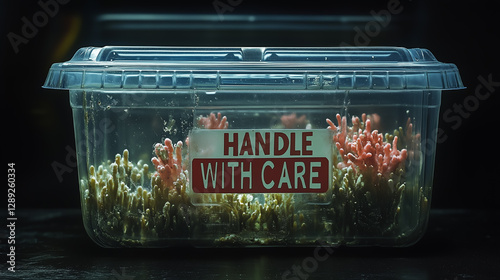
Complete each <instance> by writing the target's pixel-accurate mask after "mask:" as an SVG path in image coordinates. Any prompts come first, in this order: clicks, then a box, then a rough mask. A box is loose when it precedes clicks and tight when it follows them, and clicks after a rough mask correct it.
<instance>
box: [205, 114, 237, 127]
mask: <svg viewBox="0 0 500 280" xmlns="http://www.w3.org/2000/svg"><path fill="white" fill-rule="evenodd" d="M228 125H229V124H228V122H227V118H226V116H224V117H222V115H221V113H217V117H216V116H215V114H214V113H210V115H209V116H208V117H201V118H199V119H198V126H199V127H202V128H206V129H226V128H227V127H228Z"/></svg>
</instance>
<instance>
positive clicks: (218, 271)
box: [0, 209, 500, 280]
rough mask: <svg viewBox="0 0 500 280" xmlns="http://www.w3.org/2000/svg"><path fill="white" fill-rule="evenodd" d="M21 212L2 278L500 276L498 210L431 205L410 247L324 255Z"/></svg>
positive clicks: (60, 212) (73, 212)
mask: <svg viewBox="0 0 500 280" xmlns="http://www.w3.org/2000/svg"><path fill="white" fill-rule="evenodd" d="M16 216H17V221H16V229H15V234H16V235H15V239H16V244H15V245H16V247H15V250H16V251H15V253H16V256H15V257H16V263H15V270H16V272H15V273H13V272H10V271H8V270H7V268H8V267H9V264H7V265H5V264H6V262H5V258H6V253H5V252H6V251H7V249H9V247H7V246H5V245H6V244H5V242H4V241H5V239H3V241H2V255H3V257H4V260H3V261H2V263H3V265H2V267H3V268H2V271H0V279H66V280H68V279H106V280H112V279H116V280H139V279H293V280H295V279H442V280H444V279H448V280H455V279H457V280H458V279H500V253H499V250H500V246H499V245H500V229H499V223H500V212H499V211H487V210H433V211H432V212H431V215H430V222H429V227H428V230H427V233H426V234H425V236H424V237H423V238H422V239H421V240H420V241H419V242H418V243H417V244H415V245H413V246H411V247H407V248H381V247H373V248H372V247H369V248H345V247H340V248H333V253H332V254H331V255H329V256H328V258H327V259H326V260H323V259H321V260H319V261H312V260H313V258H312V257H313V256H314V250H315V248H314V247H310V248H245V249H242V248H239V249H196V248H166V249H104V248H101V247H99V246H97V245H95V244H94V243H93V242H92V241H91V240H90V238H89V237H88V236H87V235H86V233H85V230H84V228H83V224H82V219H81V213H80V210H78V209H55V210H52V209H51V210H47V209H43V210H42V209H40V210H38V209H36V210H24V211H18V212H17V213H16ZM4 221H5V219H4ZM5 228H6V227H3V229H2V230H1V231H0V232H1V233H2V236H3V237H5V236H6V235H7V234H8V231H7V230H6V229H5ZM294 269H299V270H300V271H299V272H297V271H298V270H296V273H295V274H293V273H292V271H294ZM287 271H290V273H287Z"/></svg>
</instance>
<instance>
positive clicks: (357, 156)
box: [326, 114, 408, 178]
mask: <svg viewBox="0 0 500 280" xmlns="http://www.w3.org/2000/svg"><path fill="white" fill-rule="evenodd" d="M336 117H337V123H338V126H335V124H333V122H332V121H331V120H330V119H326V122H327V123H328V124H329V125H330V126H329V127H328V129H330V130H332V131H334V132H337V133H336V134H335V135H334V136H333V141H334V142H335V146H336V147H337V150H338V151H339V153H340V157H341V158H342V162H341V163H339V164H338V165H337V168H339V169H342V168H345V167H348V166H350V167H353V169H355V170H358V169H359V170H360V171H361V172H363V171H367V170H372V171H373V176H377V175H378V174H381V175H383V176H384V177H385V178H389V177H390V175H391V173H392V172H394V171H395V170H396V169H398V168H399V167H400V166H401V165H402V164H404V161H405V160H406V157H407V155H408V152H407V150H406V149H402V150H401V151H399V150H398V148H397V143H398V137H397V136H395V137H394V140H393V141H392V148H391V144H389V143H387V142H384V137H383V135H382V133H378V131H377V130H373V131H372V129H371V121H370V120H369V119H367V117H366V114H363V115H362V120H363V122H361V121H360V119H359V118H358V117H353V118H352V124H353V126H352V128H349V129H348V128H347V119H346V117H342V118H341V117H340V115H339V114H337V116H336ZM363 128H364V130H363ZM356 167H357V168H356Z"/></svg>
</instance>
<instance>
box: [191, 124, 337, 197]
mask: <svg viewBox="0 0 500 280" xmlns="http://www.w3.org/2000/svg"><path fill="white" fill-rule="evenodd" d="M189 139H190V140H189V149H190V150H189V155H190V159H191V173H190V174H191V180H190V182H191V185H192V188H193V191H194V192H195V193H321V192H326V191H327V190H328V187H329V183H330V181H331V180H330V170H331V163H330V158H331V155H332V143H333V142H332V135H331V132H330V131H328V130H284V131H283V130H280V131H277V130H251V131H248V130H235V129H233V130H230V129H225V130H205V129H199V130H194V131H192V133H191V135H190V137H189Z"/></svg>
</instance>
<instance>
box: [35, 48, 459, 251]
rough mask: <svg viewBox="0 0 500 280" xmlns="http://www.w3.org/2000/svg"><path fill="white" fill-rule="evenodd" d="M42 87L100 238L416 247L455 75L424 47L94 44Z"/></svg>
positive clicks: (163, 243)
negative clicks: (66, 126)
mask: <svg viewBox="0 0 500 280" xmlns="http://www.w3.org/2000/svg"><path fill="white" fill-rule="evenodd" d="M44 87H46V88H53V89H68V90H69V93H70V103H71V106H72V108H73V117H74V126H75V135H76V150H77V159H78V172H79V180H80V182H79V184H80V194H81V205H82V213H83V221H84V224H85V228H86V230H87V232H88V234H89V235H90V236H91V238H92V239H93V240H94V241H95V242H96V243H97V244H99V245H101V246H104V247H121V246H137V247H167V246H178V245H192V246H202V247H203V246H208V247H212V246H298V245H314V244H317V242H322V243H326V244H332V245H335V244H346V245H352V246H358V245H382V246H408V245H411V244H413V243H414V242H416V241H417V240H418V239H419V238H420V237H421V236H422V234H423V233H424V231H425V228H426V224H427V219H428V214H429V206H430V199H431V188H432V179H433V171H434V149H435V143H436V142H435V139H436V131H437V123H438V113H439V106H440V98H441V91H442V90H447V89H459V88H463V85H462V82H461V79H460V76H459V73H458V70H457V68H456V67H455V65H453V64H444V63H440V62H438V61H437V60H436V59H435V58H434V56H433V55H432V54H431V53H430V52H429V51H428V50H425V49H405V48H393V47H370V48H254V47H252V48H177V47H103V48H95V47H88V48H82V49H80V50H78V51H77V53H76V54H75V55H74V57H73V58H72V59H71V60H70V61H68V62H65V63H58V64H54V65H53V66H52V68H51V69H50V72H49V74H48V77H47V80H46V82H45V85H44Z"/></svg>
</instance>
